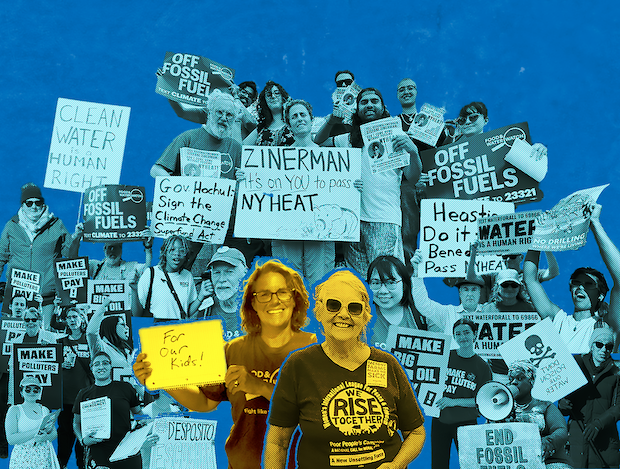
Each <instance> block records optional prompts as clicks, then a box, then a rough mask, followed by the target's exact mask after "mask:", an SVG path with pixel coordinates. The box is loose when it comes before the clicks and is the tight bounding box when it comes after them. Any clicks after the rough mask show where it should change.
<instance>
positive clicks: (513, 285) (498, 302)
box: [482, 269, 536, 313]
mask: <svg viewBox="0 0 620 469" xmlns="http://www.w3.org/2000/svg"><path fill="white" fill-rule="evenodd" d="M524 291H525V286H524V285H523V282H522V280H521V276H520V275H519V272H517V271H516V270H514V269H504V270H500V271H499V272H498V273H497V275H496V276H495V284H494V285H493V289H492V291H491V297H490V298H489V301H488V303H486V304H485V305H483V307H482V311H483V312H485V313H496V312H498V311H499V312H519V313H521V312H534V311H536V310H535V308H534V305H533V304H532V302H531V301H530V299H529V297H527V296H526V295H525V294H524Z"/></svg>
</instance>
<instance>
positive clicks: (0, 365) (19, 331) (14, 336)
mask: <svg viewBox="0 0 620 469" xmlns="http://www.w3.org/2000/svg"><path fill="white" fill-rule="evenodd" d="M25 334H26V323H25V322H24V321H23V320H21V319H11V318H7V317H4V316H3V317H2V322H1V323H0V344H2V353H0V373H7V372H8V371H9V359H10V358H11V354H12V353H13V344H14V343H18V344H21V343H22V340H23V338H24V335H25Z"/></svg>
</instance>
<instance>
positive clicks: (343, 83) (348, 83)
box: [336, 78, 353, 88]
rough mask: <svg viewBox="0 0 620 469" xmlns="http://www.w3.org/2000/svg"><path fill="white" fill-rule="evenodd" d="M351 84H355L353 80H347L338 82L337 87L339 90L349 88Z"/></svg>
mask: <svg viewBox="0 0 620 469" xmlns="http://www.w3.org/2000/svg"><path fill="white" fill-rule="evenodd" d="M351 83H353V80H351V79H350V78H345V79H344V80H338V81H336V86H337V87H338V88H344V87H346V86H349V85H350V84H351Z"/></svg>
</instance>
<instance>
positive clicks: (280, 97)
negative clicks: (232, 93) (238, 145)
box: [243, 80, 295, 147]
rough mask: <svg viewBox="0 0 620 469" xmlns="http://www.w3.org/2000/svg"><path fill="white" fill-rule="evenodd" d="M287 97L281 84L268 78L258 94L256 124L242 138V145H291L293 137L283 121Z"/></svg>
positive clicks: (288, 97)
mask: <svg viewBox="0 0 620 469" xmlns="http://www.w3.org/2000/svg"><path fill="white" fill-rule="evenodd" d="M289 99H290V96H289V94H288V93H287V92H286V90H285V89H284V87H283V86H282V85H280V84H279V83H275V82H274V81H272V80H269V81H268V82H267V83H266V84H265V87H264V88H263V90H262V91H261V92H260V95H259V96H258V105H257V106H256V110H257V112H258V125H257V126H256V129H254V130H253V131H252V133H251V134H250V135H248V136H247V137H246V138H245V139H244V140H243V145H257V146H273V147H278V146H279V147H288V146H291V145H292V144H293V142H294V141H295V137H293V134H292V132H291V129H290V128H289V127H288V126H287V125H286V122H284V105H285V104H286V102H287V101H288V100H289Z"/></svg>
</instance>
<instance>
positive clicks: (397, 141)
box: [392, 134, 422, 183]
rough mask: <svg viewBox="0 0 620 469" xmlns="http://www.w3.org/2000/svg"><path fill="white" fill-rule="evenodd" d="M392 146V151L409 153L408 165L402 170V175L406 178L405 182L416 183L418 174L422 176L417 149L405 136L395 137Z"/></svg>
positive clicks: (409, 138)
mask: <svg viewBox="0 0 620 469" xmlns="http://www.w3.org/2000/svg"><path fill="white" fill-rule="evenodd" d="M392 145H393V147H394V151H397V152H398V151H401V150H405V151H406V152H407V153H409V165H408V166H405V167H404V168H403V174H404V176H405V177H406V178H407V181H411V182H413V183H416V182H418V180H419V179H420V174H422V160H420V153H419V152H418V147H416V146H415V143H413V140H411V137H409V136H408V135H407V134H400V135H395V136H394V137H393V138H392Z"/></svg>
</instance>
